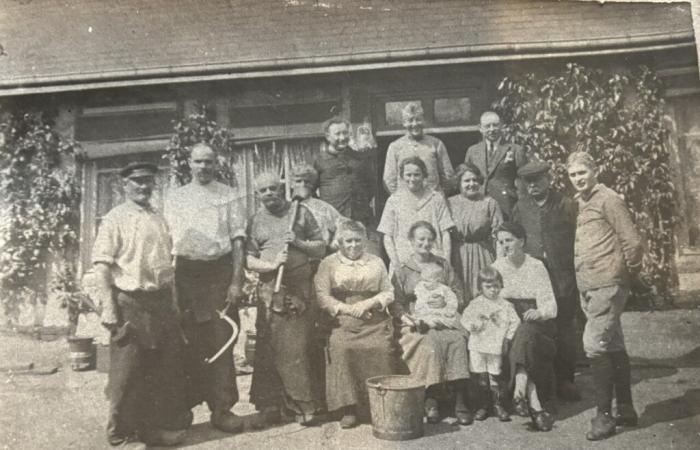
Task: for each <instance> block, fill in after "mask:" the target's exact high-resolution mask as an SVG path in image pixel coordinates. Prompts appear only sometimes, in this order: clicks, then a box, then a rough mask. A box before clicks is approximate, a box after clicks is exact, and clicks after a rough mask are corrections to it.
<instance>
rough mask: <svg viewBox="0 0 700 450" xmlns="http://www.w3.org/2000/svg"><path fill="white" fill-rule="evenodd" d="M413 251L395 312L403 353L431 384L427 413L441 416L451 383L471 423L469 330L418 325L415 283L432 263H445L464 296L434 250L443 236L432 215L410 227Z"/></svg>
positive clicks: (400, 277) (398, 277)
mask: <svg viewBox="0 0 700 450" xmlns="http://www.w3.org/2000/svg"><path fill="white" fill-rule="evenodd" d="M406 236H407V238H408V241H409V243H410V248H411V254H410V256H409V257H408V258H406V259H405V260H403V261H402V263H401V265H400V266H399V267H398V268H397V269H396V271H395V273H394V280H393V281H394V286H395V291H396V302H395V303H394V305H392V313H393V314H394V316H395V317H397V318H399V319H401V322H402V324H403V326H402V328H401V338H400V341H399V344H400V345H401V348H402V350H403V353H402V358H403V360H404V362H405V363H406V365H407V366H408V369H409V370H410V371H411V376H413V377H414V378H416V379H417V380H420V381H421V382H422V383H423V384H424V385H425V386H426V388H427V389H426V399H425V413H426V417H427V419H428V421H429V422H431V423H436V422H439V421H440V419H441V416H440V411H439V409H438V402H437V397H438V395H439V394H440V393H441V392H444V391H445V388H449V390H451V391H453V393H454V394H455V400H456V401H455V411H454V413H455V417H457V421H458V422H459V423H460V424H462V425H469V424H471V423H472V421H473V416H472V414H471V412H470V411H469V408H468V407H467V403H466V389H467V379H468V378H469V362H468V361H469V360H468V357H467V337H466V334H465V332H464V331H462V330H454V329H448V328H440V327H438V328H431V329H429V330H422V331H424V332H422V333H421V332H419V331H417V330H416V329H415V327H414V326H413V323H412V322H413V318H412V313H413V311H414V308H415V301H416V295H415V289H416V285H417V284H418V283H419V281H420V280H421V272H422V271H423V269H424V268H425V267H426V266H430V265H438V266H440V267H442V271H443V282H444V284H447V285H448V286H450V287H452V290H453V291H454V292H455V293H456V294H457V297H458V298H460V297H461V289H460V284H459V281H458V280H457V279H456V278H455V276H454V273H453V272H452V269H451V268H450V265H449V264H448V263H447V261H446V260H445V259H444V258H441V257H439V256H436V255H434V254H433V253H432V249H433V245H434V244H435V240H436V239H437V236H438V234H437V231H436V230H435V227H433V225H431V224H430V223H429V222H426V221H418V222H414V223H413V224H412V225H411V227H410V228H409V229H408V231H407V232H406Z"/></svg>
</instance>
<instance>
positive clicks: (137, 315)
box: [106, 289, 188, 444]
mask: <svg viewBox="0 0 700 450" xmlns="http://www.w3.org/2000/svg"><path fill="white" fill-rule="evenodd" d="M114 295H116V300H117V306H118V316H119V317H118V318H119V321H118V325H119V328H118V330H117V332H116V333H113V336H112V340H111V343H110V367H109V373H108V382H107V389H106V393H107V396H108V398H109V419H108V423H107V434H108V439H109V441H110V443H112V444H118V443H120V442H121V441H123V440H124V438H126V437H127V436H130V435H134V434H138V433H140V432H144V431H147V430H150V429H155V428H163V429H178V428H181V427H182V426H180V425H179V424H180V423H182V418H183V416H184V415H185V414H186V405H185V399H184V395H183V394H184V373H183V364H182V335H181V331H180V328H179V325H178V322H177V318H176V316H175V314H174V312H173V309H172V304H171V296H170V290H169V289H166V290H160V291H155V292H145V291H132V292H125V291H121V290H118V289H115V292H114ZM187 425H188V424H184V425H183V426H187Z"/></svg>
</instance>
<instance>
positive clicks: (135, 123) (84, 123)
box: [75, 102, 178, 142]
mask: <svg viewBox="0 0 700 450" xmlns="http://www.w3.org/2000/svg"><path fill="white" fill-rule="evenodd" d="M177 115H178V109H177V103H176V102H158V103H145V104H144V103H140V104H129V105H110V106H95V107H86V108H83V109H82V111H81V112H80V115H79V116H78V118H77V121H76V128H75V138H76V139H77V140H78V141H83V142H99V141H125V140H134V139H145V138H157V137H163V136H168V135H169V134H171V133H172V130H173V125H172V121H173V120H174V119H176V118H177Z"/></svg>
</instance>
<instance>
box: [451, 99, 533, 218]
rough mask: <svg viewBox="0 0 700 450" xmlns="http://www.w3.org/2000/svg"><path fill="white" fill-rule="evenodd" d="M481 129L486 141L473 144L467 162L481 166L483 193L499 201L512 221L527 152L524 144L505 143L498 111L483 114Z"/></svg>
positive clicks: (468, 152) (467, 155) (506, 215)
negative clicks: (518, 173) (518, 182)
mask: <svg viewBox="0 0 700 450" xmlns="http://www.w3.org/2000/svg"><path fill="white" fill-rule="evenodd" d="M479 131H480V132H481V135H482V136H483V140H482V141H481V142H479V143H478V144H475V145H472V146H471V147H469V149H468V150H467V154H466V155H465V157H464V162H465V163H467V164H468V163H471V164H474V165H475V166H476V167H478V168H479V170H480V171H481V173H482V174H483V176H484V183H483V192H484V193H485V194H486V195H488V196H489V197H492V198H493V199H494V200H496V201H497V202H498V206H500V207H501V212H502V213H503V216H504V218H505V219H506V220H509V219H510V217H511V210H512V209H513V205H515V202H516V201H517V199H518V191H517V189H516V186H515V177H516V175H517V171H518V168H519V167H522V166H524V165H525V164H526V163H527V155H526V153H525V150H524V149H523V148H522V147H521V146H519V145H517V144H511V143H506V142H503V139H502V138H503V130H502V127H501V118H500V117H498V114H496V113H495V112H493V111H486V112H485V113H483V114H482V115H481V119H480V121H479Z"/></svg>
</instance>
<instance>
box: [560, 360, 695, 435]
mask: <svg viewBox="0 0 700 450" xmlns="http://www.w3.org/2000/svg"><path fill="white" fill-rule="evenodd" d="M631 364H632V385H633V386H634V385H635V384H638V383H640V382H642V381H646V380H653V379H658V378H665V377H669V376H672V375H675V374H676V373H678V369H681V368H697V367H700V347H697V348H695V349H694V350H692V351H690V352H689V353H686V354H685V355H683V356H681V357H678V358H662V359H648V358H632V359H631ZM576 384H577V385H578V387H579V391H580V392H581V396H582V400H581V401H578V402H563V401H560V400H557V401H556V402H553V405H554V409H556V414H555V415H556V418H557V420H564V419H567V418H569V417H573V416H576V415H578V414H580V413H582V412H583V411H586V410H588V409H591V408H593V407H595V401H594V395H595V394H594V393H595V388H594V386H593V384H592V382H591V376H590V368H584V369H583V370H582V371H581V372H580V373H579V374H577V377H576ZM666 420H672V418H669V419H666ZM660 421H662V422H663V421H665V420H660Z"/></svg>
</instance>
